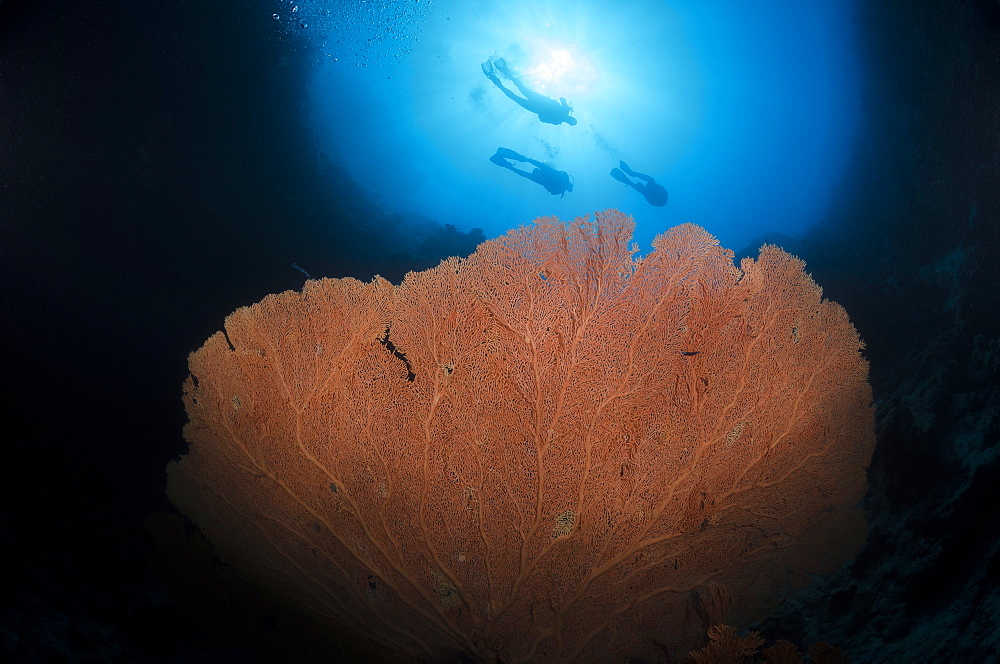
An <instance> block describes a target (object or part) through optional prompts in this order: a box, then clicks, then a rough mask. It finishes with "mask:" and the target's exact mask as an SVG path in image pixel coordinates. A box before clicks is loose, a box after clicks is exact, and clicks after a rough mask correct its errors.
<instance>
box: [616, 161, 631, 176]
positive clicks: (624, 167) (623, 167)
mask: <svg viewBox="0 0 1000 664" xmlns="http://www.w3.org/2000/svg"><path fill="white" fill-rule="evenodd" d="M618 165H619V166H621V169H622V170H623V171H625V172H626V173H628V174H629V175H635V173H633V172H632V169H631V168H629V167H628V164H626V163H625V162H624V161H619V162H618Z"/></svg>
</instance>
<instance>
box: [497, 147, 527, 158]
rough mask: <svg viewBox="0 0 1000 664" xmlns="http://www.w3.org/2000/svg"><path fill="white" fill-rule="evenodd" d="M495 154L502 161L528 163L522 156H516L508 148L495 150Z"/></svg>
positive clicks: (515, 153)
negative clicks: (501, 158) (502, 159)
mask: <svg viewBox="0 0 1000 664" xmlns="http://www.w3.org/2000/svg"><path fill="white" fill-rule="evenodd" d="M497 154H498V155H500V156H501V157H503V158H504V159H517V160H518V161H528V158H527V157H525V156H524V155H523V154H518V153H517V152H514V151H513V150H511V149H510V148H497Z"/></svg>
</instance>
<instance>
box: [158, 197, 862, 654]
mask: <svg viewBox="0 0 1000 664" xmlns="http://www.w3.org/2000/svg"><path fill="white" fill-rule="evenodd" d="M632 229H633V224H632V221H631V219H630V218H628V217H626V216H625V215H623V214H621V213H620V212H617V211H615V210H609V211H606V212H603V213H599V214H597V215H596V216H595V219H594V220H593V221H590V220H588V219H586V218H579V219H576V220H575V221H573V222H571V223H567V224H564V223H561V222H559V221H558V220H556V219H554V218H543V219H539V220H537V221H536V222H535V223H534V225H532V226H529V227H522V228H519V229H517V230H514V231H511V232H509V233H508V234H507V235H505V236H503V237H500V238H498V239H496V240H491V241H487V242H485V243H483V244H482V245H481V246H480V247H479V249H478V250H477V251H476V252H475V253H474V254H473V255H472V256H470V257H469V258H468V259H464V260H459V259H449V260H446V261H444V262H442V263H441V264H440V265H439V266H438V267H436V268H433V269H430V270H426V271H424V272H417V273H410V274H409V275H408V276H407V277H406V279H405V280H404V282H403V284H402V285H400V286H398V287H397V286H393V285H392V284H390V283H389V282H387V281H385V280H383V279H380V278H376V279H375V280H374V281H372V282H371V283H362V282H359V281H356V280H353V279H321V280H318V281H309V282H307V283H306V285H305V287H304V288H303V290H302V292H294V291H290V292H285V293H281V294H279V295H271V296H268V297H266V298H264V300H262V301H261V302H259V303H257V304H255V305H253V306H250V307H245V308H241V309H239V310H237V311H236V312H235V313H233V314H232V315H230V316H229V317H228V318H227V319H226V325H225V333H223V332H219V333H216V334H215V335H213V336H212V337H211V338H210V339H209V340H208V341H207V342H206V343H205V345H204V346H203V347H202V348H201V349H200V350H198V351H197V352H195V353H193V354H192V355H191V357H190V370H191V376H190V377H189V379H188V380H187V382H186V384H185V388H184V393H185V394H184V400H185V405H186V407H187V412H188V416H189V418H190V422H189V424H188V425H187V427H186V429H185V436H186V438H187V440H188V441H189V442H190V453H189V454H188V455H187V456H185V457H184V458H182V459H181V460H180V462H178V463H174V464H171V466H170V468H169V486H168V492H169V495H170V498H171V499H172V500H173V501H174V502H175V503H176V504H177V505H178V507H179V508H180V509H181V510H182V511H183V512H184V513H186V514H187V515H189V516H190V517H191V518H192V519H193V520H194V521H195V523H197V524H198V525H199V526H200V527H201V528H202V529H203V531H204V532H205V534H206V535H207V537H208V539H209V540H210V541H211V542H212V543H213V544H215V545H216V547H217V548H218V549H219V550H220V552H221V554H222V556H223V558H224V559H225V560H227V561H228V562H230V563H232V564H234V565H237V566H238V567H239V568H240V569H242V570H244V571H245V572H246V573H248V574H251V575H253V576H254V577H255V578H257V579H259V580H260V581H262V582H263V583H266V584H267V585H269V586H271V587H273V588H274V589H275V590H276V591H278V592H280V593H282V594H284V595H286V596H288V597H291V598H293V599H294V600H296V601H297V602H298V603H300V604H301V605H303V606H304V607H306V608H307V609H309V610H311V611H313V612H315V613H316V614H318V615H319V616H322V617H326V618H328V619H329V620H331V621H335V622H337V623H340V624H343V625H346V626H348V627H350V628H352V629H353V630H355V631H357V632H358V633H359V634H361V635H364V636H365V637H367V638H369V639H371V640H372V641H375V642H377V643H378V644H381V646H383V647H384V648H385V649H386V651H387V652H389V651H392V652H396V653H398V654H399V656H400V658H406V657H411V658H413V659H419V658H425V659H435V660H436V659H439V658H445V657H449V656H454V655H455V654H456V653H459V652H464V653H465V654H466V655H467V656H470V657H472V658H474V659H476V660H478V661H484V662H488V661H497V660H502V661H504V662H508V663H512V662H519V661H538V662H557V661H574V660H580V661H596V660H597V659H598V657H599V656H607V655H611V656H612V657H617V658H620V659H624V658H625V657H627V656H632V657H646V658H649V659H655V658H657V657H661V658H662V657H663V649H664V648H667V649H669V650H672V651H675V652H683V651H686V650H689V649H691V648H694V647H696V646H698V645H700V644H701V643H702V641H703V639H704V635H705V633H706V630H707V628H708V627H709V626H710V625H707V624H706V620H705V619H703V617H700V616H703V615H704V614H705V612H704V611H699V610H698V607H697V603H698V597H704V596H705V593H706V589H713V588H722V587H724V588H725V589H726V592H727V593H729V594H730V595H731V597H732V603H731V607H730V608H729V609H728V612H727V614H726V615H725V619H726V621H727V622H728V623H729V624H731V625H734V626H737V627H740V626H745V625H747V624H749V623H750V622H751V621H753V620H756V619H759V618H762V617H764V616H766V615H767V614H768V613H769V612H770V611H771V610H772V609H773V608H774V607H775V606H776V604H777V602H778V600H779V596H780V594H781V593H783V592H786V591H788V590H791V589H794V588H796V587H799V586H801V585H802V584H803V583H804V582H805V580H806V577H807V575H809V574H815V573H820V572H825V571H829V570H831V569H833V568H835V567H836V566H837V565H839V564H840V563H842V562H844V561H845V560H846V559H847V558H849V557H850V556H852V555H853V554H854V553H856V551H857V550H858V548H859V547H860V545H861V543H862V541H863V539H864V537H865V525H864V515H863V513H862V511H861V510H860V509H859V507H858V504H859V502H860V500H861V498H862V495H863V493H864V490H865V469H866V467H867V465H868V463H869V461H870V458H871V454H872V450H873V447H874V421H873V413H872V407H871V390H870V388H869V386H868V383H867V371H868V367H867V363H866V362H865V360H864V359H863V358H862V357H861V354H860V350H861V348H862V344H861V342H860V340H859V338H858V335H857V332H856V331H855V329H854V327H853V326H852V325H851V323H850V321H849V320H848V317H847V314H846V313H845V312H844V310H843V309H842V308H841V307H840V306H839V305H837V304H835V303H832V302H829V301H825V300H823V299H822V298H821V291H820V288H819V287H818V286H817V285H816V284H815V283H814V282H813V281H812V279H811V278H810V277H809V276H808V275H807V274H806V273H805V271H804V269H803V268H804V264H803V262H802V261H800V260H799V259H797V258H795V257H793V256H790V255H789V254H787V253H785V252H784V251H782V250H781V249H778V248H777V247H773V246H764V247H763V248H762V249H761V251H760V256H759V257H758V258H757V259H756V260H753V259H745V260H744V261H743V262H742V264H741V265H740V267H736V266H735V265H734V264H733V260H732V256H733V254H732V252H730V251H728V250H725V249H722V248H720V247H719V246H718V243H717V241H716V240H715V239H714V238H713V237H712V236H711V235H709V234H708V233H707V232H706V231H705V230H703V229H702V228H700V227H698V226H694V225H690V224H685V225H682V226H678V227H676V228H673V229H671V230H670V231H668V232H667V233H665V234H663V235H661V236H659V237H658V238H657V239H656V240H655V242H654V251H653V252H651V253H650V254H648V255H647V256H645V257H642V258H636V257H635V250H634V248H633V247H631V246H630V242H631V234H632Z"/></svg>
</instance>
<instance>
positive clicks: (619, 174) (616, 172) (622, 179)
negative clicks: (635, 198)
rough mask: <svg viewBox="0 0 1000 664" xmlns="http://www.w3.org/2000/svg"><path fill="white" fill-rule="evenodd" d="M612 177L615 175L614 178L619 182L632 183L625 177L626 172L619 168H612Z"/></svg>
mask: <svg viewBox="0 0 1000 664" xmlns="http://www.w3.org/2000/svg"><path fill="white" fill-rule="evenodd" d="M622 163H623V164H624V163H625V162H622ZM611 177H613V178H614V179H616V180H618V181H619V182H622V183H624V184H632V181H631V180H629V179H628V178H627V177H625V174H624V173H622V172H621V171H620V170H618V169H617V168H612V169H611Z"/></svg>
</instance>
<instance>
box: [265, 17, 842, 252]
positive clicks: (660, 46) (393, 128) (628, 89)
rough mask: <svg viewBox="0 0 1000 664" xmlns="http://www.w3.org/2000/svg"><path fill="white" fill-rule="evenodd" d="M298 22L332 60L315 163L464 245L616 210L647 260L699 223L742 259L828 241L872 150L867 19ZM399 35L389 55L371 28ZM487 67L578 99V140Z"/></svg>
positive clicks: (319, 88)
mask: <svg viewBox="0 0 1000 664" xmlns="http://www.w3.org/2000/svg"><path fill="white" fill-rule="evenodd" d="M289 5H290V6H293V7H294V8H296V11H295V12H294V13H289V12H287V11H286V12H285V13H283V14H281V13H279V14H278V16H277V18H276V19H275V20H276V21H278V22H279V23H282V24H283V26H284V27H285V29H286V30H288V31H289V32H290V33H291V34H293V35H294V36H296V37H297V38H300V39H303V40H306V41H308V42H310V43H314V44H316V45H317V46H318V49H319V52H320V53H321V54H322V55H321V57H319V58H318V59H317V62H316V66H315V67H314V69H313V71H312V72H311V82H310V84H309V97H308V102H307V103H308V106H309V114H310V118H311V121H312V124H313V128H314V131H315V134H316V147H317V148H318V149H319V150H321V151H323V152H325V153H327V154H328V155H329V156H330V158H331V159H332V160H333V161H334V162H335V163H338V164H340V165H342V166H343V167H344V168H346V169H347V170H348V172H349V173H350V174H351V176H352V177H353V178H355V179H356V181H357V182H358V183H360V184H361V185H362V186H363V187H365V188H366V189H367V190H369V191H370V192H371V193H372V194H373V195H374V196H376V197H377V200H378V201H379V202H380V204H381V205H382V206H384V208H385V209H387V210H390V211H393V212H398V213H401V214H404V215H419V216H423V217H427V218H430V219H434V220H437V221H439V222H442V223H448V224H453V225H455V226H456V227H457V228H458V229H459V230H463V231H468V230H470V229H471V228H474V227H479V228H482V229H483V230H484V232H485V233H486V235H487V236H488V237H491V236H495V235H498V234H499V233H502V232H504V231H506V230H507V229H509V228H513V227H516V226H518V225H521V224H524V223H528V222H529V221H531V220H532V219H534V218H536V217H539V216H545V215H551V214H555V215H558V216H559V217H561V218H563V219H569V218H573V217H575V216H578V215H582V214H588V213H592V212H594V211H595V210H603V209H606V208H611V207H614V208H618V209H620V210H623V211H625V212H627V213H629V214H631V215H633V216H634V217H635V219H636V223H637V232H636V238H637V240H638V241H639V242H640V244H641V249H642V250H643V251H645V250H647V249H648V248H649V242H650V240H651V239H652V237H653V236H654V235H655V234H657V233H660V232H663V231H664V230H666V229H667V228H669V227H670V226H672V225H675V224H677V223H681V222H694V223H698V224H701V225H703V226H705V227H706V228H707V229H708V230H709V231H710V232H712V233H713V234H715V235H716V236H717V237H719V238H720V240H721V242H722V244H723V245H724V246H729V247H733V248H736V249H739V248H742V247H743V246H745V245H747V244H749V243H750V242H751V241H752V240H755V239H757V238H759V237H761V236H763V235H778V234H784V235H795V234H798V233H801V232H802V231H803V230H805V229H807V228H809V227H810V226H812V225H813V224H817V223H819V222H821V221H822V220H823V218H824V214H825V213H826V211H827V209H828V207H829V205H830V202H831V198H832V196H833V195H834V194H835V192H836V190H837V186H838V184H839V183H840V181H841V178H842V177H843V171H844V168H845V166H846V164H847V162H848V159H849V157H850V154H851V150H852V148H853V146H854V142H855V132H856V126H857V122H858V113H859V102H860V99H859V95H860V93H859V84H860V82H859V76H860V72H859V69H858V62H857V56H856V52H855V39H856V35H855V32H854V17H853V9H852V3H850V2H808V3H803V2H794V1H792V0H776V1H774V2H767V3H759V2H730V1H721V0H713V1H707V2H705V1H698V2H694V1H682V2H662V1H659V0H625V1H624V2H616V3H613V4H609V3H606V2H598V1H596V0H594V1H589V2H588V1H586V0H573V1H569V2H555V1H543V2H534V1H528V0H513V1H510V2H499V1H493V0H473V1H469V2H458V1H451V0H437V1H436V2H432V3H404V2H399V3H392V2H381V3H379V2H376V3H366V4H364V3H363V4H359V5H356V4H354V3H326V2H312V1H311V0H304V1H302V2H295V3H289ZM332 5H335V6H336V7H337V8H336V9H332V10H331V9H330V7H331V6H332ZM396 5H398V8H397V7H396ZM414 5H416V6H417V7H421V5H423V6H422V9H420V11H414V10H412V9H411V8H412V7H413V6H414ZM400 8H402V9H400ZM393 20H396V21H399V22H400V25H399V26H398V34H392V35H391V37H389V38H386V37H385V36H384V33H381V32H376V34H378V35H379V36H380V37H381V38H380V39H375V38H373V37H372V35H371V34H369V33H368V32H367V31H366V30H364V29H357V26H359V25H360V26H362V28H363V27H364V26H366V25H368V23H369V22H384V21H389V22H391V21H393ZM489 59H493V60H494V61H495V60H497V59H502V61H503V62H505V63H506V66H507V68H508V71H511V72H512V73H513V75H514V76H517V77H519V78H520V79H521V81H522V82H523V84H524V85H526V86H527V87H528V88H530V89H532V90H533V91H535V92H537V93H539V94H541V95H544V96H545V97H549V98H551V99H556V100H558V99H559V98H560V97H562V98H565V99H566V100H567V102H568V104H569V105H571V106H572V112H571V113H572V117H573V118H575V120H576V124H575V126H570V125H569V124H566V123H563V124H558V125H553V124H546V123H543V122H541V121H540V120H539V116H538V115H537V114H533V113H532V112H531V111H530V110H526V109H525V108H523V107H522V106H520V105H518V104H517V103H515V102H514V101H512V100H511V99H510V98H508V97H507V96H505V94H504V93H503V92H502V91H501V90H500V89H499V86H498V85H496V84H494V83H493V82H491V81H490V80H489V79H488V78H487V77H486V76H485V75H484V71H483V69H482V64H483V63H484V62H487V61H488V60H489ZM500 79H501V81H500V83H502V84H503V85H505V86H506V87H507V88H508V89H513V88H514V86H513V85H512V84H511V81H510V80H509V78H506V77H504V76H502V75H500ZM498 147H502V148H507V149H510V150H513V151H515V152H517V153H519V154H520V155H522V156H524V157H527V158H531V159H534V160H537V161H540V162H543V163H545V164H546V165H547V166H550V167H551V168H553V169H555V170H556V171H565V172H566V173H567V174H568V175H569V177H570V179H571V182H572V191H568V192H566V193H564V194H563V195H562V196H557V195H552V194H550V193H549V192H548V191H546V189H545V188H544V187H542V186H539V185H538V184H537V183H535V182H532V181H531V180H529V179H526V178H522V177H518V176H516V175H515V174H513V173H511V172H510V171H508V170H505V169H503V168H498V167H497V165H495V164H494V163H492V162H491V161H490V157H491V156H492V155H493V154H494V152H495V151H496V150H497V148H498ZM620 161H624V162H626V163H627V164H628V165H629V166H630V167H631V168H632V169H634V170H635V171H638V172H641V173H644V174H648V175H650V176H652V177H653V178H655V180H656V182H657V183H660V184H662V185H663V186H665V188H666V189H667V191H668V193H669V201H668V202H667V204H666V205H665V206H663V207H656V206H652V205H650V204H648V203H647V202H646V201H645V200H644V199H643V198H642V196H641V194H639V193H638V192H637V191H636V190H635V189H633V188H629V187H628V186H627V185H626V184H623V183H622V182H620V181H618V180H616V179H615V178H613V177H612V176H611V175H610V172H611V170H612V169H613V168H617V167H618V166H619V162H620ZM522 166H524V164H522ZM528 170H531V169H530V168H529V169H528Z"/></svg>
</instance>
